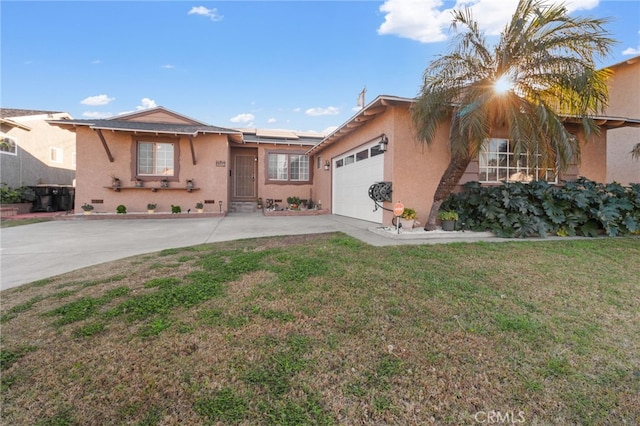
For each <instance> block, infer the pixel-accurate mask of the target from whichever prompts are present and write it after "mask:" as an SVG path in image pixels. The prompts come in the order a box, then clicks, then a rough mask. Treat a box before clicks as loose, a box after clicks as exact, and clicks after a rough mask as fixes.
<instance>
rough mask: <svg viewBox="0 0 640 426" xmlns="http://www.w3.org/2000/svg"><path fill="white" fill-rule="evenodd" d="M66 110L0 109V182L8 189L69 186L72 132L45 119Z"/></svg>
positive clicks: (73, 156) (64, 116)
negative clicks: (0, 139)
mask: <svg viewBox="0 0 640 426" xmlns="http://www.w3.org/2000/svg"><path fill="white" fill-rule="evenodd" d="M67 119H71V116H70V115H69V114H68V113H66V112H55V111H34V110H26V109H14V108H1V109H0V137H1V138H2V142H1V143H0V161H1V164H0V181H1V182H2V183H3V184H6V185H7V186H9V187H11V188H19V187H21V186H36V185H72V184H73V181H74V179H75V175H76V138H75V135H74V134H73V133H72V132H70V131H68V130H65V129H62V128H60V127H59V126H53V125H51V124H49V123H48V121H47V120H67Z"/></svg>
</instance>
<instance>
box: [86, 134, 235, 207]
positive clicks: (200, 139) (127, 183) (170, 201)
mask: <svg viewBox="0 0 640 426" xmlns="http://www.w3.org/2000/svg"><path fill="white" fill-rule="evenodd" d="M103 134H104V137H105V140H106V143H107V145H108V147H109V150H110V151H111V154H112V156H113V159H114V161H113V162H110V161H109V159H108V157H107V153H106V151H105V149H104V147H103V146H102V143H101V141H100V138H99V136H98V134H97V132H95V131H93V130H91V129H89V128H86V127H80V128H78V129H77V156H78V169H77V189H76V212H81V211H82V210H81V206H82V204H84V203H89V204H93V206H94V208H95V210H94V211H95V212H110V213H111V212H115V211H116V207H117V206H118V205H120V204H123V205H125V206H126V207H127V212H144V211H146V209H147V204H148V203H150V202H153V203H156V204H157V208H156V211H158V212H170V211H171V205H179V206H180V207H181V208H182V211H183V212H186V211H187V210H188V209H191V210H192V211H194V210H195V204H196V203H197V202H204V203H205V211H214V212H218V211H219V209H220V207H219V204H218V203H219V201H222V202H223V207H222V208H223V211H226V210H227V209H228V191H227V182H228V181H227V176H228V167H229V149H228V148H229V147H228V141H227V137H226V136H224V135H198V136H196V137H194V138H193V146H194V152H195V158H196V164H195V165H194V164H193V158H192V155H191V147H190V144H189V139H188V138H187V137H178V138H176V142H177V146H178V148H179V150H180V153H179V159H178V161H179V171H178V172H177V175H176V176H174V177H173V178H171V179H170V182H169V189H164V188H160V178H159V177H145V181H144V187H143V188H135V177H136V176H135V168H136V165H135V159H134V157H133V156H132V154H131V152H132V146H133V145H135V140H136V139H144V140H149V141H154V140H155V137H151V136H149V137H144V136H143V137H140V136H138V137H136V138H134V137H133V135H132V134H130V133H124V132H103ZM163 140H164V139H163ZM112 176H116V177H118V178H120V179H121V181H122V189H121V190H120V191H114V190H113V189H112V188H111V181H112ZM187 179H194V181H195V187H196V188H198V189H195V190H193V191H192V192H188V191H187V190H186V181H187ZM152 188H157V189H156V191H155V192H154V191H152ZM98 200H102V203H99V202H97V201H98ZM207 201H209V202H207ZM211 201H214V202H215V203H211Z"/></svg>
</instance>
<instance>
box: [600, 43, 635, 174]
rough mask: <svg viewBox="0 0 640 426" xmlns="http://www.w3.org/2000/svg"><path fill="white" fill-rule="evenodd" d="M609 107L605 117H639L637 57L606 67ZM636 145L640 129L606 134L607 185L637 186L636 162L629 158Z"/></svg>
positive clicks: (626, 128) (620, 130)
mask: <svg viewBox="0 0 640 426" xmlns="http://www.w3.org/2000/svg"><path fill="white" fill-rule="evenodd" d="M609 68H610V69H611V70H612V71H613V78H612V79H611V82H610V84H609V107H608V108H607V110H606V115H608V116H614V117H640V99H639V96H640V56H636V57H634V58H631V59H628V60H626V61H624V62H620V63H618V64H616V65H613V66H611V67H609ZM638 143H640V128H637V127H636V128H633V127H624V128H620V129H612V130H611V131H609V132H608V134H607V179H606V180H607V182H613V181H616V182H620V183H622V184H624V185H628V184H629V183H632V182H633V183H638V182H640V159H634V158H632V157H631V155H630V154H629V153H630V152H631V149H632V148H633V147H634V145H636V144H638Z"/></svg>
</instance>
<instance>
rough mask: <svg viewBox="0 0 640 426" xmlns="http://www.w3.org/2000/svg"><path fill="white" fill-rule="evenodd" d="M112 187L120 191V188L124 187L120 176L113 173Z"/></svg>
mask: <svg viewBox="0 0 640 426" xmlns="http://www.w3.org/2000/svg"><path fill="white" fill-rule="evenodd" d="M111 187H112V188H113V189H114V190H116V191H120V188H121V187H122V182H121V181H120V178H117V177H115V176H114V175H111Z"/></svg>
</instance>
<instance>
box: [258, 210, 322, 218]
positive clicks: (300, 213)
mask: <svg viewBox="0 0 640 426" xmlns="http://www.w3.org/2000/svg"><path fill="white" fill-rule="evenodd" d="M263 214H264V215H265V216H318V215H323V214H329V210H328V209H311V210H301V209H298V210H288V209H287V210H266V209H265V210H263Z"/></svg>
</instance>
